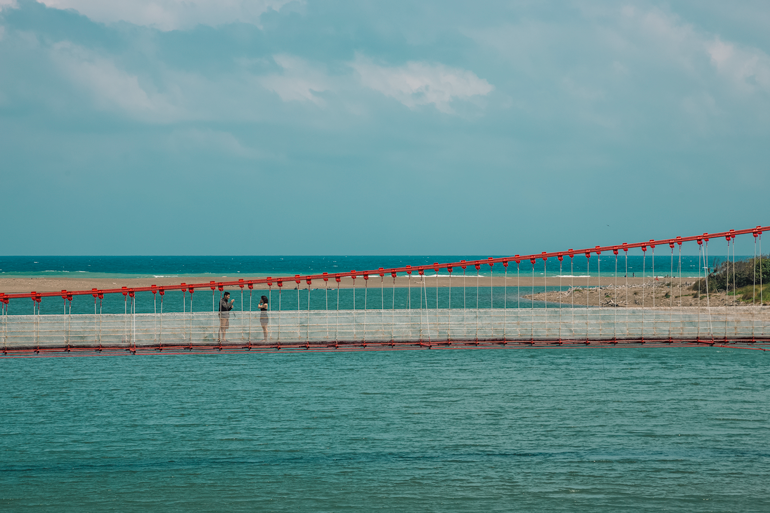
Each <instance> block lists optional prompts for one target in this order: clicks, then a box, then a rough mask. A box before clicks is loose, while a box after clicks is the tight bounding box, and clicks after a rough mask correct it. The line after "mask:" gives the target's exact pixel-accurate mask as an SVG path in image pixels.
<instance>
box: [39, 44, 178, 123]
mask: <svg viewBox="0 0 770 513" xmlns="http://www.w3.org/2000/svg"><path fill="white" fill-rule="evenodd" d="M51 57H52V60H53V62H55V63H56V65H57V66H58V67H59V69H60V70H61V72H62V73H63V74H64V76H65V77H67V78H68V79H69V80H70V81H71V82H72V83H73V84H75V85H76V86H78V87H79V88H80V89H83V90H85V91H87V92H88V93H89V95H90V97H91V98H92V100H93V102H94V104H95V106H96V107H97V108H99V109H102V110H107V111H115V110H116V111H120V112H123V113H126V114H128V115H129V117H132V118H136V119H141V120H145V121H151V122H167V121H172V120H176V119H179V117H180V115H181V112H180V111H179V109H178V108H177V107H175V106H174V105H172V103H171V101H170V100H169V98H168V97H167V96H166V95H164V94H161V93H159V92H157V91H153V90H152V88H151V87H149V86H143V85H142V84H141V83H140V80H139V77H138V76H137V75H132V74H130V73H128V72H126V71H125V70H122V69H120V68H119V67H118V66H117V65H116V64H115V62H114V61H112V60H111V59H108V58H105V57H103V56H100V55H97V54H95V53H93V52H91V51H90V50H87V49H85V48H83V47H81V46H78V45H75V44H72V43H70V42H67V41H63V42H60V43H56V44H54V45H53V47H52V48H51Z"/></svg>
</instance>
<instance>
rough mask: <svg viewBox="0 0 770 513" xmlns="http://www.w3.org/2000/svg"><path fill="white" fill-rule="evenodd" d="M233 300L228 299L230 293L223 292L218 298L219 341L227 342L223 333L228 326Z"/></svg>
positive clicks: (225, 332)
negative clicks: (220, 297)
mask: <svg viewBox="0 0 770 513" xmlns="http://www.w3.org/2000/svg"><path fill="white" fill-rule="evenodd" d="M233 303H235V300H232V301H231V300H230V293H229V292H225V294H224V296H222V299H220V300H219V342H220V343H222V342H227V339H226V338H225V335H226V334H227V328H229V327H230V310H232V309H233Z"/></svg>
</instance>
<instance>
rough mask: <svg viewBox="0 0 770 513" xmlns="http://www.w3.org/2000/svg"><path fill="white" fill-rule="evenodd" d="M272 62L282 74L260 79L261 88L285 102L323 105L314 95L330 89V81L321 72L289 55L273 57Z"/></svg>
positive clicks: (321, 100)
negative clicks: (278, 67) (307, 102)
mask: <svg viewBox="0 0 770 513" xmlns="http://www.w3.org/2000/svg"><path fill="white" fill-rule="evenodd" d="M273 60H274V61H275V63H276V64H278V65H279V66H280V67H281V69H282V70H283V72H282V73H281V74H273V75H268V76H266V77H263V78H261V79H260V80H259V82H260V83H261V84H262V86H263V87H265V88H266V89H268V90H270V91H273V92H274V93H276V94H277V95H278V96H280V97H281V99H282V100H283V101H285V102H288V101H300V102H301V101H310V102H313V103H315V104H316V105H319V106H322V105H324V101H323V99H322V98H320V97H318V96H317V95H316V93H320V92H323V91H328V90H330V89H331V85H330V80H329V78H328V77H327V75H326V73H325V72H324V71H323V70H321V69H319V68H317V67H314V66H311V65H310V64H309V63H308V62H307V61H304V60H302V59H300V58H297V57H293V56H291V55H275V56H273Z"/></svg>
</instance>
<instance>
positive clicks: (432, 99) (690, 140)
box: [0, 0, 770, 255]
mask: <svg viewBox="0 0 770 513" xmlns="http://www.w3.org/2000/svg"><path fill="white" fill-rule="evenodd" d="M768 26H770V3H768V2H767V1H750V0H749V1H743V2H740V3H733V2H723V1H709V0H697V1H696V0H694V1H679V2H675V3H669V2H654V1H640V2H628V3H623V2H617V1H608V2H599V1H597V2H583V1H554V2H547V1H537V2H534V1H532V2H530V1H519V2H517V1H511V2H497V1H489V2H452V1H447V0H440V1H439V0H436V1H434V0H424V1H421V2H406V1H398V0H395V1H389V2H370V1H364V0H355V1H349V2H339V1H334V0H324V1H314V0H303V1H291V0H254V1H245V0H184V1H182V0H124V1H121V2H106V1H103V0H39V1H34V0H0V206H1V207H2V208H0V254H5V255H134V254H136V255H228V254H233V255H281V254H287V255H323V254H334V255H377V254H400V255H419V254H436V255H466V254H467V255H483V254H491V255H506V254H511V255H512V254H527V253H533V252H537V253H539V252H540V251H558V250H564V249H568V248H582V247H593V246H595V245H605V244H618V243H622V242H636V241H640V240H649V239H651V238H667V237H675V236H677V235H681V236H686V235H694V234H697V233H703V232H716V231H722V230H728V229H731V228H733V229H742V228H750V227H753V226H757V225H763V226H764V225H770V208H768V191H770V31H768V30H767V27H768ZM768 247H770V243H768Z"/></svg>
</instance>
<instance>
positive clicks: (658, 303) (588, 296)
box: [524, 279, 750, 308]
mask: <svg viewBox="0 0 770 513" xmlns="http://www.w3.org/2000/svg"><path fill="white" fill-rule="evenodd" d="M693 283H694V282H693V281H692V280H688V281H684V280H682V281H681V282H680V281H679V280H677V279H673V280H671V279H669V280H668V281H662V280H649V281H645V282H643V283H636V284H629V285H625V284H618V285H617V286H615V284H614V283H611V284H609V285H602V286H600V287H589V288H586V287H580V286H574V287H570V288H569V289H567V290H565V291H561V292H559V291H553V292H552V291H549V292H541V293H539V294H535V295H534V296H532V295H527V296H524V297H526V298H528V299H534V300H536V301H547V302H551V303H573V302H574V303H575V304H576V305H581V306H585V305H586V304H587V305H588V306H602V307H608V308H618V307H628V306H634V307H637V306H639V307H653V306H655V307H664V308H665V307H668V306H674V307H678V306H683V307H684V306H703V307H706V306H714V307H717V306H733V305H746V306H750V303H749V304H747V303H743V302H741V301H739V300H737V299H736V298H735V297H733V296H727V295H725V293H724V292H716V293H709V294H708V297H707V296H706V294H701V295H700V296H697V293H693V291H691V290H689V287H690V286H691V285H692V284H693ZM667 295H668V297H666V296H667Z"/></svg>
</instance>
